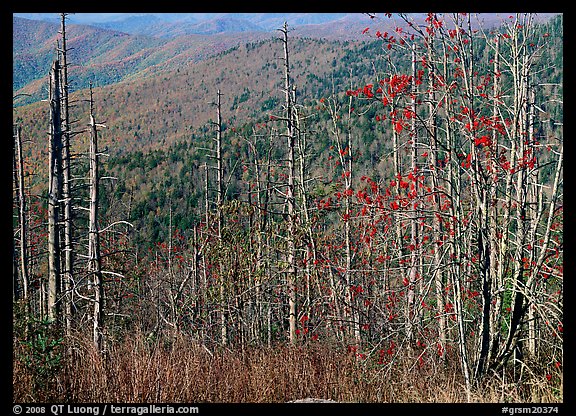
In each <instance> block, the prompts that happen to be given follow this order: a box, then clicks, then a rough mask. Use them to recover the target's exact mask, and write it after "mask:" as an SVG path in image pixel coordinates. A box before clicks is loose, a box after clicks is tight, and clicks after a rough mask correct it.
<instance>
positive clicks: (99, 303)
mask: <svg viewBox="0 0 576 416" xmlns="http://www.w3.org/2000/svg"><path fill="white" fill-rule="evenodd" d="M89 159H90V208H89V212H90V213H89V230H88V232H89V235H88V273H89V274H90V275H91V278H92V282H93V287H94V311H93V316H92V319H93V342H94V346H95V347H96V348H97V350H98V351H100V350H101V349H102V329H103V326H104V321H103V318H104V313H103V309H104V307H103V303H104V287H103V281H102V268H101V256H100V230H99V227H98V196H99V172H98V169H99V166H98V131H97V129H96V122H95V121H94V112H93V100H92V88H90V150H89Z"/></svg>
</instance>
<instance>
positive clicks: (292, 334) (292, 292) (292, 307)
mask: <svg viewBox="0 0 576 416" xmlns="http://www.w3.org/2000/svg"><path fill="white" fill-rule="evenodd" d="M279 30H280V32H282V35H283V37H282V43H283V46H284V92H285V94H286V98H285V106H286V138H287V140H288V184H287V185H288V186H287V191H286V204H287V208H288V229H287V236H286V244H287V247H286V253H287V254H286V262H287V270H286V283H287V289H288V307H289V318H288V320H289V335H288V337H289V340H290V344H294V343H295V342H296V274H297V270H296V244H295V237H294V233H295V232H296V198H295V195H294V190H295V185H294V177H295V149H294V148H295V135H294V123H293V114H292V112H293V110H292V104H293V103H292V97H291V95H292V94H291V88H292V86H291V82H290V63H289V60H288V24H287V23H286V22H284V26H283V27H282V29H279Z"/></svg>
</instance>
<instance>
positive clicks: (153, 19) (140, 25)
mask: <svg viewBox="0 0 576 416" xmlns="http://www.w3.org/2000/svg"><path fill="white" fill-rule="evenodd" d="M162 23H165V21H164V20H162V19H161V18H159V17H157V16H154V15H151V14H146V15H143V16H129V17H127V18H125V19H122V20H116V21H112V22H104V23H93V24H92V26H96V27H100V28H102V29H110V30H116V31H119V32H125V33H131V34H140V35H145V34H147V33H145V32H146V29H147V28H150V27H154V26H157V25H160V24H162Z"/></svg>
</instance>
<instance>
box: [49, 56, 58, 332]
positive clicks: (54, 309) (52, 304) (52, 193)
mask: <svg viewBox="0 0 576 416" xmlns="http://www.w3.org/2000/svg"><path fill="white" fill-rule="evenodd" d="M49 102H50V133H49V155H50V161H49V176H48V302H47V315H48V319H49V320H50V321H55V320H56V319H58V314H59V306H60V299H59V296H60V293H59V287H60V278H61V275H60V237H59V234H60V232H59V231H60V225H59V224H60V222H59V220H60V201H61V198H62V130H61V126H62V124H61V117H60V110H61V106H60V64H59V62H58V61H54V62H53V64H52V70H51V72H50V96H49Z"/></svg>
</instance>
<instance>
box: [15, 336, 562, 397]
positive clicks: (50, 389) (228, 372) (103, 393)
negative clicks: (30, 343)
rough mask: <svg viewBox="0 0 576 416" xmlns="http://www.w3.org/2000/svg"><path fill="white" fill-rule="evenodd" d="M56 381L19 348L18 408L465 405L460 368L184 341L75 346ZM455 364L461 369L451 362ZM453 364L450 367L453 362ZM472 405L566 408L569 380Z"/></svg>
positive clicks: (502, 386) (496, 382)
mask: <svg viewBox="0 0 576 416" xmlns="http://www.w3.org/2000/svg"><path fill="white" fill-rule="evenodd" d="M63 345H68V348H67V350H64V348H62V351H63V353H62V357H61V359H60V360H58V365H57V366H53V368H51V371H50V372H45V371H44V372H39V371H38V365H40V364H38V363H37V364H36V366H37V367H36V368H35V367H34V366H31V365H30V362H29V361H28V362H27V361H26V355H25V354H24V352H25V351H24V349H22V348H20V347H18V345H16V346H15V350H14V361H13V364H14V371H13V387H14V397H13V400H14V402H85V403H88V402H119V403H127V402H129V403H148V402H150V403H159V402H166V403H210V402H213V403H247V402H249V403H282V402H287V401H290V400H296V399H301V398H305V397H317V398H325V399H332V400H335V401H338V402H381V403H390V402H397V403H412V402H416V403H438V402H442V403H459V402H466V401H467V396H466V393H465V389H464V387H463V386H464V382H463V380H462V377H461V375H460V373H461V372H460V370H459V368H458V367H457V365H450V364H439V363H434V362H431V361H428V362H425V363H424V364H423V365H422V363H421V362H419V361H418V360H417V359H414V358H413V357H414V356H413V355H412V357H409V356H408V354H406V356H405V357H403V356H396V357H395V359H394V361H393V362H392V363H390V364H388V365H382V364H380V365H379V364H377V363H376V361H375V360H371V359H359V358H358V357H357V356H355V355H354V354H350V353H348V352H347V351H345V350H341V349H339V348H337V347H334V346H327V345H322V344H313V345H307V346H301V347H288V346H277V347H274V348H248V349H244V350H243V351H242V350H230V349H222V350H219V351H209V350H208V349H207V348H205V347H203V346H201V345H198V344H196V343H194V342H193V341H191V340H188V339H186V338H184V337H178V338H174V339H171V340H170V341H161V342H158V341H156V342H151V341H147V340H146V339H145V338H144V337H143V336H139V335H135V336H133V337H128V338H127V339H126V340H124V341H122V342H117V343H114V344H111V345H109V347H108V350H107V352H106V353H105V354H98V353H97V352H96V351H95V350H94V348H93V347H92V344H91V343H90V342H88V341H86V340H83V339H80V338H78V339H69V340H67V341H66V342H65V344H63ZM451 361H455V360H451ZM449 362H450V361H449ZM471 401H473V402H556V403H557V402H561V401H562V376H561V373H559V374H555V375H554V378H553V379H552V380H547V378H546V377H542V376H536V375H532V376H529V377H526V379H525V381H524V382H522V383H517V382H513V381H512V380H510V382H508V381H507V380H506V377H504V376H503V377H493V378H491V379H489V380H487V381H486V383H484V384H483V385H482V386H479V387H477V388H476V389H475V391H474V392H472V395H471Z"/></svg>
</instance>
